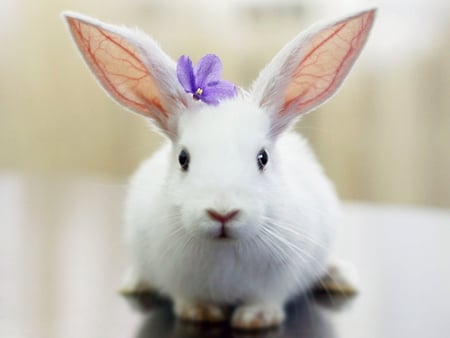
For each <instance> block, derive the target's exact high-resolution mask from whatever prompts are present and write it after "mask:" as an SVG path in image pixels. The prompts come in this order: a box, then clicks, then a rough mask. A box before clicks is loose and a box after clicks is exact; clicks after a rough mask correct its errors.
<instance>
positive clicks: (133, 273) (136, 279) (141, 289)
mask: <svg viewBox="0 0 450 338" xmlns="http://www.w3.org/2000/svg"><path fill="white" fill-rule="evenodd" d="M149 292H156V290H155V288H153V287H152V286H151V285H150V283H149V282H147V281H145V280H144V279H143V278H142V277H141V275H140V274H139V273H138V272H137V270H136V269H135V268H133V267H130V268H128V270H127V271H126V273H125V278H124V279H123V282H122V285H121V287H120V293H121V294H123V295H124V296H133V295H139V294H142V293H149Z"/></svg>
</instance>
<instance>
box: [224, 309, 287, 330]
mask: <svg viewBox="0 0 450 338" xmlns="http://www.w3.org/2000/svg"><path fill="white" fill-rule="evenodd" d="M284 317H285V314H284V310H283V307H282V306H280V305H274V304H252V305H242V306H240V307H238V308H237V309H236V310H235V312H234V314H233V318H232V320H231V326H232V327H233V328H235V329H240V330H261V329H267V328H271V327H276V326H278V325H280V324H281V323H282V322H283V321H284Z"/></svg>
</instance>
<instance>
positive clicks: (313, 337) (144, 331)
mask: <svg viewBox="0 0 450 338" xmlns="http://www.w3.org/2000/svg"><path fill="white" fill-rule="evenodd" d="M349 300H350V299H349V298H346V297H339V296H329V295H326V294H322V295H316V296H314V297H307V298H305V297H303V298H299V299H296V300H295V301H294V302H292V303H291V304H289V305H288V307H287V311H288V316H287V319H286V322H285V323H284V324H283V325H282V326H280V327H278V328H273V329H271V330H263V331H253V332H245V331H238V330H232V329H231V328H230V326H229V325H228V324H198V323H192V322H187V321H183V320H179V319H177V318H175V317H174V315H173V312H172V310H171V305H170V303H169V302H165V303H162V304H161V303H159V304H158V305H156V306H155V305H154V304H153V303H152V302H151V301H150V302H149V300H148V299H144V300H143V302H144V303H147V304H146V305H145V304H144V306H142V307H141V310H142V311H143V313H144V314H145V316H144V318H143V322H142V324H141V327H140V328H139V330H138V333H137V335H136V338H153V337H160V338H169V337H170V338H174V337H176V338H194V337H195V338H216V337H217V338H222V337H224V338H227V337H230V338H275V337H276V338H283V337H286V338H287V337H292V338H294V337H295V338H333V337H335V334H334V330H333V326H332V324H331V321H330V319H329V318H328V316H327V315H328V313H327V310H328V309H334V310H337V309H339V308H342V307H343V306H344V304H346V303H347V302H348V301H349ZM129 302H131V303H133V305H134V306H136V304H137V303H138V304H139V303H142V302H140V301H139V300H137V299H129ZM148 303H150V305H149V304H148ZM141 305H142V304H141Z"/></svg>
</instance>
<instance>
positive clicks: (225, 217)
mask: <svg viewBox="0 0 450 338" xmlns="http://www.w3.org/2000/svg"><path fill="white" fill-rule="evenodd" d="M206 213H207V214H208V215H209V217H211V218H212V219H213V220H215V221H218V222H220V223H222V224H225V223H227V222H229V221H231V220H232V219H233V218H235V217H236V216H237V215H238V214H239V210H231V211H230V212H228V213H226V214H222V213H220V212H217V211H216V210H213V209H208V210H206Z"/></svg>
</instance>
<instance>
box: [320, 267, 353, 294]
mask: <svg viewBox="0 0 450 338" xmlns="http://www.w3.org/2000/svg"><path fill="white" fill-rule="evenodd" d="M315 289H316V290H317V291H324V292H327V293H335V294H343V295H354V294H356V293H358V290H359V277H358V272H357V271H356V268H355V266H354V265H353V264H351V263H349V262H347V261H344V260H340V259H333V260H332V261H331V262H330V263H329V264H328V268H327V273H326V275H325V276H324V277H323V278H322V279H321V280H319V282H318V283H317V285H316V287H315Z"/></svg>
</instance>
